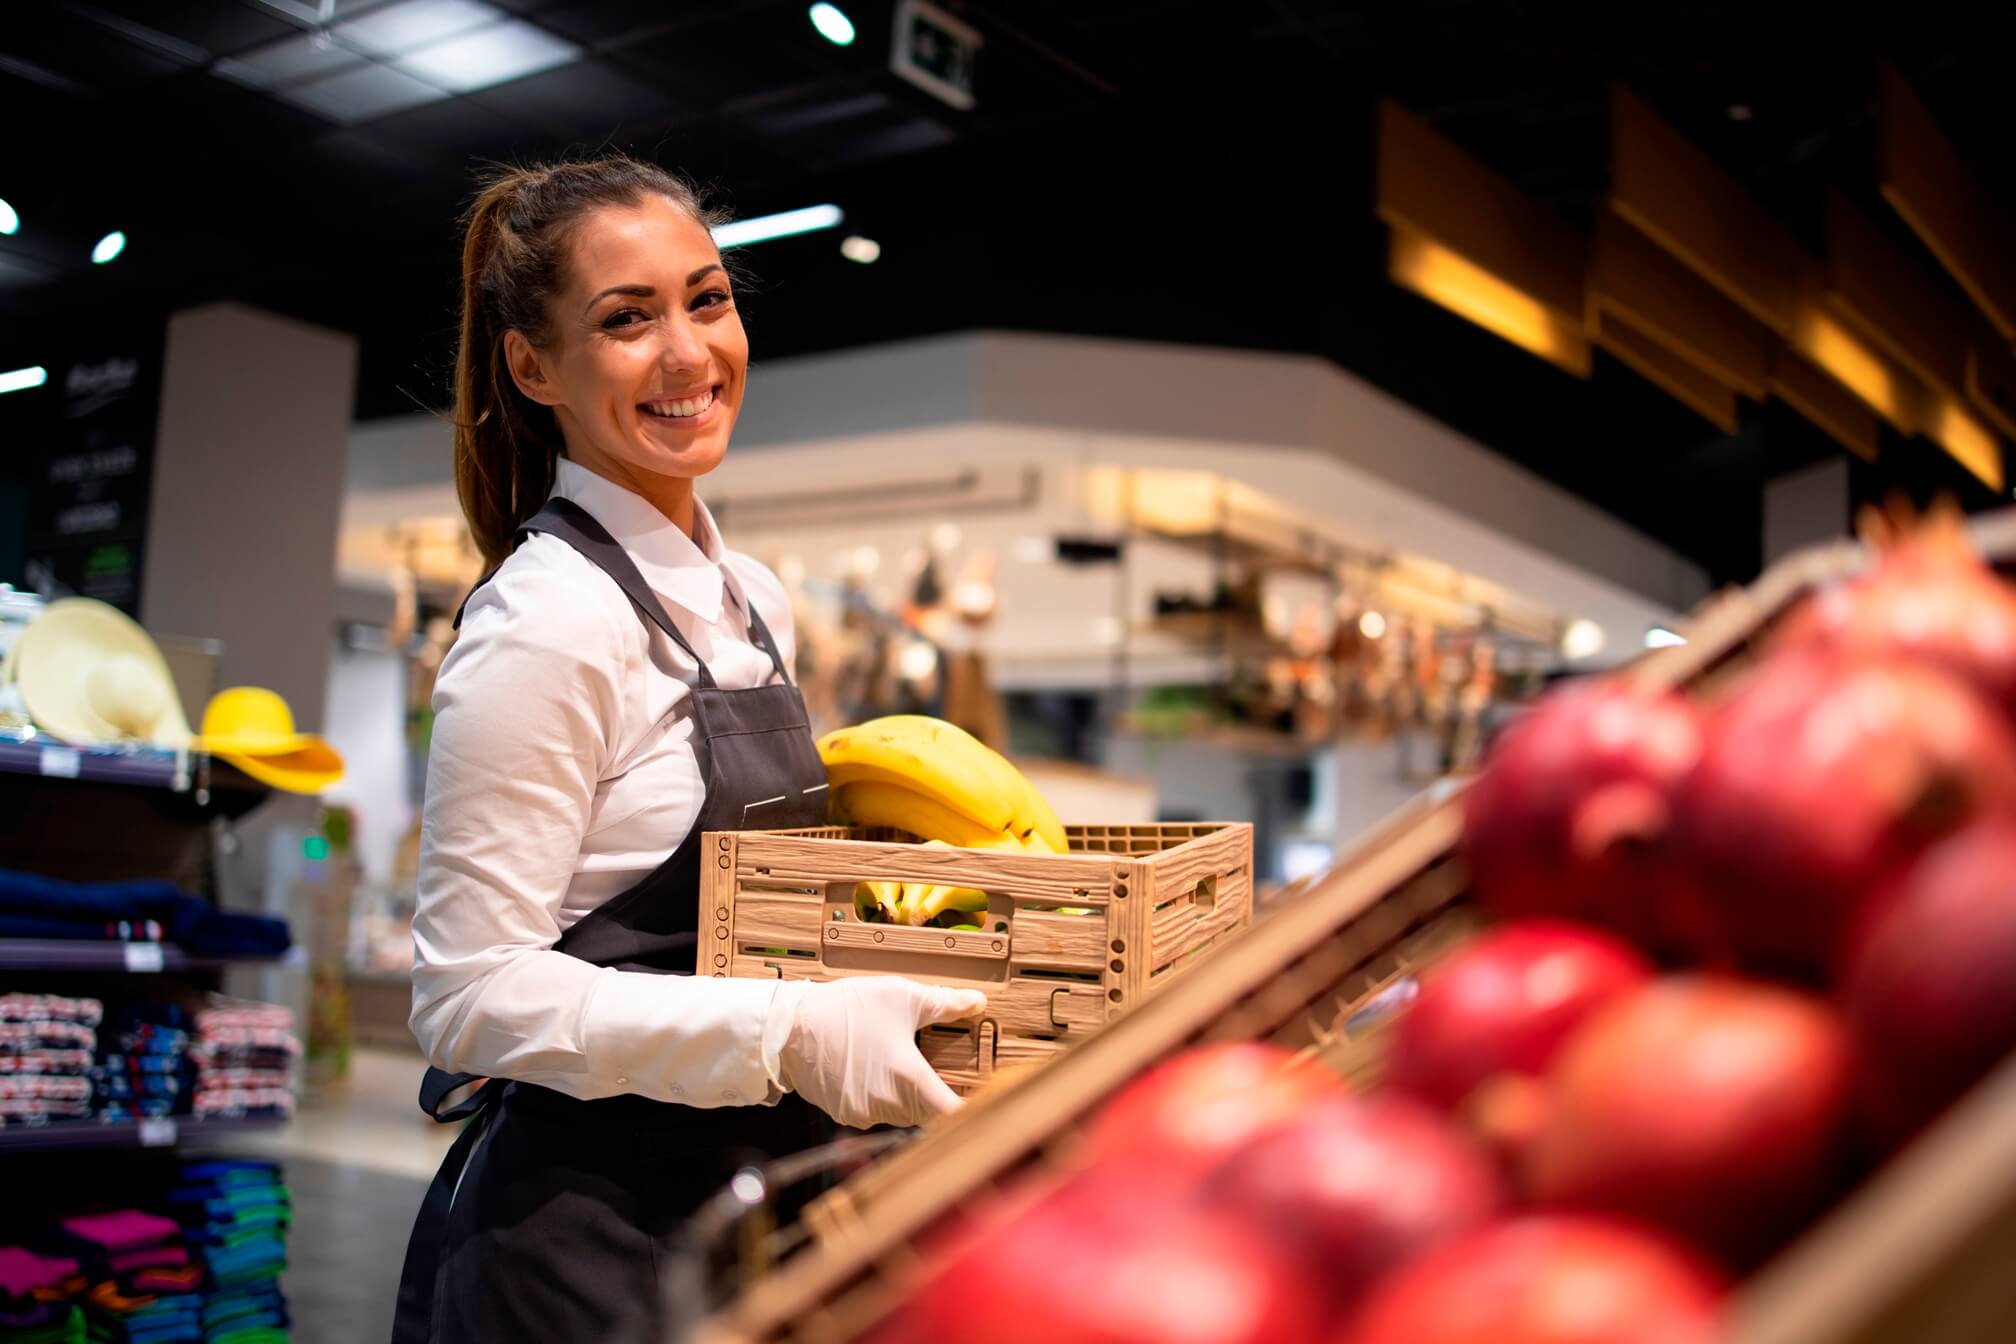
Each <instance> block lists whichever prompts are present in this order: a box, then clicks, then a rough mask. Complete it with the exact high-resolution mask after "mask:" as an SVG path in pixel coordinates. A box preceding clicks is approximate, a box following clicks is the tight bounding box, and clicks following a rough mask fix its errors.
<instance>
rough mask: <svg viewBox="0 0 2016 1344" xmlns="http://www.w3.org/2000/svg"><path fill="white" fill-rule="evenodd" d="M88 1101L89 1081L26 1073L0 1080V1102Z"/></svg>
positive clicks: (58, 1075) (55, 1075)
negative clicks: (18, 1100) (17, 1100)
mask: <svg viewBox="0 0 2016 1344" xmlns="http://www.w3.org/2000/svg"><path fill="white" fill-rule="evenodd" d="M16 1099H20V1100H30V1099H32V1100H37V1101H89V1100H91V1080H90V1079H89V1078H71V1077H67V1076H64V1075H61V1074H42V1073H28V1074H20V1075H9V1076H7V1077H4V1078H0V1101H13V1100H16Z"/></svg>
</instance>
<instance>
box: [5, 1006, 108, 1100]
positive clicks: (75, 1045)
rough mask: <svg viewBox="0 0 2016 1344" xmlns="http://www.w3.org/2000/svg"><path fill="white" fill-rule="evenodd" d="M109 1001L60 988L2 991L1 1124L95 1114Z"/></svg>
mask: <svg viewBox="0 0 2016 1344" xmlns="http://www.w3.org/2000/svg"><path fill="white" fill-rule="evenodd" d="M104 1016H105V1005H104V1004H102V1003H100V1002H99V1001H98V1000H96V999H71V998H65V997H63V996H62V995H59V994H0V1127H5V1126H7V1125H46V1124H48V1123H49V1122H50V1121H52V1120H81V1119H83V1118H84V1117H85V1116H88V1115H90V1114H91V1057H92V1054H93V1052H95V1051H96V1050H97V1048H98V1023H99V1022H100V1021H101V1020H103V1018H104Z"/></svg>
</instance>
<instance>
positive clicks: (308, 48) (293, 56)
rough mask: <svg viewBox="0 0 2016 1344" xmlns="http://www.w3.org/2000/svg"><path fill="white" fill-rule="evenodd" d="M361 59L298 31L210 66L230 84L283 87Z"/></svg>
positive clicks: (352, 66) (350, 65)
mask: <svg viewBox="0 0 2016 1344" xmlns="http://www.w3.org/2000/svg"><path fill="white" fill-rule="evenodd" d="M363 64H364V58H363V57H362V56H359V55H358V54H357V53H356V52H354V51H351V50H349V49H348V48H346V47H339V46H337V45H336V44H335V43H334V42H332V41H330V40H329V39H328V38H327V37H321V36H317V35H315V34H312V33H302V34H300V35H299V36H296V37H290V38H288V39H286V40H285V41H282V42H275V43H273V44H271V45H270V46H264V47H259V48H256V49H254V50H252V51H248V52H245V53H243V54H242V55H239V56H234V57H230V58H227V59H225V60H221V61H218V62H217V64H216V65H214V66H212V67H211V69H212V70H213V71H215V72H216V73H217V74H219V75H222V76H223V77H224V78H225V79H228V80H230V81H231V82H232V83H234V84H243V85H246V86H247V87H249V88H254V89H283V88H286V87H287V86H288V85H290V84H301V83H305V82H306V81H308V80H310V79H316V78H319V77H321V76H324V75H332V74H335V73H336V72H337V71H339V70H350V69H355V68H356V67H358V66H361V65H363Z"/></svg>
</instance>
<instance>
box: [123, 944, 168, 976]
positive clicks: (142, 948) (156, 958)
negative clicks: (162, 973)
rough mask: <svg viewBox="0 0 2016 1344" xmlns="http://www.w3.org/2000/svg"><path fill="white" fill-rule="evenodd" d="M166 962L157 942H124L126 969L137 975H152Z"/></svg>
mask: <svg viewBox="0 0 2016 1344" xmlns="http://www.w3.org/2000/svg"><path fill="white" fill-rule="evenodd" d="M166 964H167V958H166V957H164V956H163V955H162V952H161V944H159V943H128V944H126V969H127V970H129V971H133V972H135V973H136V974H139V975H152V974H154V973H155V972H156V971H159V970H160V969H161V968H162V967H163V966H164V965H166Z"/></svg>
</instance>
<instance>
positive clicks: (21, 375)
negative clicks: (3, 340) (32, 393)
mask: <svg viewBox="0 0 2016 1344" xmlns="http://www.w3.org/2000/svg"><path fill="white" fill-rule="evenodd" d="M48 381H49V370H47V369H45V368H43V367H42V366H41V365H40V364H31V365H29V366H28V367H27V368H25V369H9V370H7V371H6V372H5V373H0V392H26V391H27V390H28V389H29V388H31V387H40V386H42V384H44V383H46V382H48Z"/></svg>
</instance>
